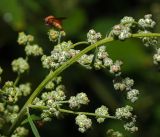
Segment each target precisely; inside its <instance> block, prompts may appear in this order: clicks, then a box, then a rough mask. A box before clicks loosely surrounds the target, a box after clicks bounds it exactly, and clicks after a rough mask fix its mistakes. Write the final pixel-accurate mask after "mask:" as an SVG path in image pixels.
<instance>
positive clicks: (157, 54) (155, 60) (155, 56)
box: [153, 48, 160, 65]
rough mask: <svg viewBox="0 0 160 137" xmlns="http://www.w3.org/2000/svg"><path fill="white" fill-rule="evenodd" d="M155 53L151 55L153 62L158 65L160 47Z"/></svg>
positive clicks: (159, 61)
mask: <svg viewBox="0 0 160 137" xmlns="http://www.w3.org/2000/svg"><path fill="white" fill-rule="evenodd" d="M156 51H157V53H156V54H154V55H153V63H154V64H156V65H158V64H160V48H158V49H157V50H156Z"/></svg>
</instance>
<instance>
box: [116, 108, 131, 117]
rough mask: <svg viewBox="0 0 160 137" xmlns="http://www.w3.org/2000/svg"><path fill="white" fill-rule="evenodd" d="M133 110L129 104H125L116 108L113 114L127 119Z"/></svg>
mask: <svg viewBox="0 0 160 137" xmlns="http://www.w3.org/2000/svg"><path fill="white" fill-rule="evenodd" d="M132 111H133V108H132V107H131V106H128V105H127V106H125V107H122V108H117V109H116V112H115V116H116V118H117V119H123V118H125V119H129V118H131V117H132V113H131V112H132Z"/></svg>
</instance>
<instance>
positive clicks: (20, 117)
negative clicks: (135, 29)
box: [7, 33, 160, 136]
mask: <svg viewBox="0 0 160 137" xmlns="http://www.w3.org/2000/svg"><path fill="white" fill-rule="evenodd" d="M131 37H132V38H141V37H160V33H137V34H132V36H131ZM112 41H114V39H113V38H112V37H106V38H104V39H102V40H99V41H97V42H96V43H95V44H92V45H90V46H88V47H86V48H85V49H83V50H82V51H81V52H80V53H79V54H77V55H76V56H74V57H73V58H71V59H70V60H68V61H67V62H65V63H64V64H63V65H62V66H60V67H59V68H58V69H56V70H55V71H51V72H50V73H49V74H48V75H47V76H46V77H45V79H44V80H43V81H42V82H41V83H40V84H39V85H38V87H37V88H36V89H35V91H34V92H33V93H32V94H31V96H30V97H29V99H28V100H27V102H26V103H25V104H24V106H23V107H22V109H21V111H20V113H19V115H18V116H17V118H16V120H15V121H14V123H13V124H12V126H11V127H10V129H9V131H8V133H7V135H8V136H10V135H11V134H12V133H13V131H14V130H15V128H16V127H17V126H18V125H19V124H20V123H21V121H22V120H23V117H24V115H25V113H26V108H27V107H28V106H29V105H31V104H32V101H33V100H34V99H35V97H37V96H38V95H39V93H40V92H41V91H42V89H43V88H44V87H45V85H46V84H47V83H48V82H49V81H51V80H52V79H53V78H54V77H56V76H58V75H59V74H60V73H61V72H62V71H64V70H65V69H67V68H68V67H69V66H71V65H72V64H73V63H74V62H76V61H77V60H78V59H79V58H80V57H81V56H82V55H84V54H85V53H87V52H89V51H91V50H92V49H94V48H96V47H98V46H101V45H103V44H107V43H109V42H112ZM61 111H64V110H63V109H62V110H61ZM68 112H70V113H73V112H72V111H68Z"/></svg>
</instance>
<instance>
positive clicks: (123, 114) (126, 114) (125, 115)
mask: <svg viewBox="0 0 160 137" xmlns="http://www.w3.org/2000/svg"><path fill="white" fill-rule="evenodd" d="M132 111H133V108H132V107H131V106H128V105H127V106H125V107H122V108H117V109H116V113H115V116H116V118H117V119H127V122H126V123H125V124H124V129H125V130H127V131H130V132H136V131H137V130H138V127H136V126H135V123H136V116H135V115H133V114H132V113H131V112H132Z"/></svg>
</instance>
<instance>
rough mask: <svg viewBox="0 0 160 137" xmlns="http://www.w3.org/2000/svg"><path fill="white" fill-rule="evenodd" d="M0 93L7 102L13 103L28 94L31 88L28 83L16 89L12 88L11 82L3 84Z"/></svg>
mask: <svg viewBox="0 0 160 137" xmlns="http://www.w3.org/2000/svg"><path fill="white" fill-rule="evenodd" d="M1 91H2V92H3V93H4V95H5V96H6V97H7V102H10V103H15V102H17V101H18V99H19V98H21V97H22V96H27V95H29V94H30V91H31V87H30V83H26V84H20V85H19V86H18V87H16V86H14V84H13V82H12V81H7V82H5V84H4V86H3V88H2V89H1Z"/></svg>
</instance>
